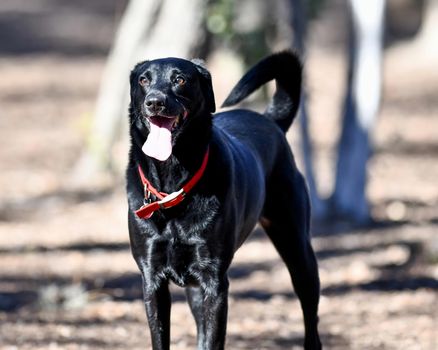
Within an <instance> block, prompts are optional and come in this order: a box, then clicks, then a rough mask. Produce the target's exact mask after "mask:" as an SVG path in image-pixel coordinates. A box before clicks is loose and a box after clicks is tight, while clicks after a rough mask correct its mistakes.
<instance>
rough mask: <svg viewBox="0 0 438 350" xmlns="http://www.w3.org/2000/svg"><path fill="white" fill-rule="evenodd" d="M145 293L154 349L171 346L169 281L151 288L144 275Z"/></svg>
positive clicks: (158, 349) (164, 349)
mask: <svg viewBox="0 0 438 350" xmlns="http://www.w3.org/2000/svg"><path fill="white" fill-rule="evenodd" d="M143 295H144V303H145V307H146V314H147V318H148V322H149V329H150V332H151V340H152V349H153V350H169V347H170V305H171V299H170V293H169V286H168V283H167V281H166V282H163V283H162V284H161V285H160V287H159V288H156V289H153V290H151V289H150V288H148V283H147V281H146V280H145V278H144V277H143Z"/></svg>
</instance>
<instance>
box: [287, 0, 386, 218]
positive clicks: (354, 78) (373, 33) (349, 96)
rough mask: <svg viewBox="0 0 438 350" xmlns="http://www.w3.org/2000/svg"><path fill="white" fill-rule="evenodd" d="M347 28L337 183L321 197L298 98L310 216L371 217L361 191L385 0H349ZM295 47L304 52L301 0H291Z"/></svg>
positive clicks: (375, 103) (376, 98)
mask: <svg viewBox="0 0 438 350" xmlns="http://www.w3.org/2000/svg"><path fill="white" fill-rule="evenodd" d="M349 4H350V7H349V8H350V18H351V20H350V28H349V29H350V30H349V33H350V34H351V36H350V40H349V50H348V52H349V69H348V83H347V91H346V97H345V105H344V116H343V119H342V127H341V129H342V131H341V137H340V141H339V145H338V160H337V166H336V175H335V188H334V191H333V194H332V196H331V197H330V198H329V199H328V200H326V201H324V200H322V199H321V197H320V196H319V195H318V191H317V187H316V179H315V175H314V169H313V150H312V143H311V139H310V135H309V130H308V114H307V109H306V95H305V92H303V96H302V100H301V108H300V114H301V116H300V117H301V118H300V120H301V131H302V144H303V153H304V166H305V171H306V177H307V181H308V185H309V191H310V195H311V199H312V204H313V209H314V217H316V219H325V218H333V217H342V218H346V219H349V220H352V221H354V222H358V223H366V222H369V220H370V218H371V216H370V208H369V204H368V201H367V197H366V194H365V191H366V179H367V163H368V159H369V157H370V154H371V145H370V140H369V132H370V130H372V127H373V126H374V123H375V121H376V117H377V114H378V110H379V105H380V95H381V61H382V46H383V25H384V8H385V1H382V0H369V1H360V0H349ZM290 5H291V10H292V11H291V13H292V17H291V25H292V27H293V29H294V46H295V47H296V48H297V49H298V50H299V52H300V53H301V55H302V56H304V51H305V38H306V31H307V28H306V27H307V20H306V19H307V15H306V14H307V8H306V7H305V2H304V0H290Z"/></svg>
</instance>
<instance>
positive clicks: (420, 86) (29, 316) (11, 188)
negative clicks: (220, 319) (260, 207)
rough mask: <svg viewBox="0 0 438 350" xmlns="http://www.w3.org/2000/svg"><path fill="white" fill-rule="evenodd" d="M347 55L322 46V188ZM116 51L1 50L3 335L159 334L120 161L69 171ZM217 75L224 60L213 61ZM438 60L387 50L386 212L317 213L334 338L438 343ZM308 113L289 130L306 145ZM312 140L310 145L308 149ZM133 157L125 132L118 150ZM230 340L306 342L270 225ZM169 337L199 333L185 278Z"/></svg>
mask: <svg viewBox="0 0 438 350" xmlns="http://www.w3.org/2000/svg"><path fill="white" fill-rule="evenodd" d="M342 62H343V59H342V58H341V57H340V56H339V53H336V52H333V51H331V50H328V49H324V48H322V49H321V48H320V49H318V48H315V47H311V48H310V53H309V58H308V62H307V63H306V66H307V68H308V73H307V74H308V79H309V82H308V85H309V91H310V93H311V102H310V103H311V106H310V110H311V115H312V125H311V128H312V134H313V137H314V140H315V145H316V149H317V155H318V161H317V164H316V167H317V173H318V179H319V180H320V182H321V191H322V192H324V193H327V191H329V189H330V185H329V184H330V182H331V180H332V171H331V165H330V163H331V162H333V158H334V152H333V145H334V143H335V141H336V139H337V137H338V128H337V121H338V115H339V104H340V96H341V89H342V82H343V78H342V76H343V75H342V74H343V70H342V69H343V68H342V67H343V65H342ZM103 64H104V58H103V57H100V56H94V57H80V56H74V57H69V56H66V55H53V54H34V55H31V56H29V55H25V56H17V57H14V58H13V59H11V58H10V57H9V58H0V76H1V77H2V79H0V104H1V110H0V113H1V117H0V194H1V200H0V324H1V327H0V349H2V350H14V349H20V350H21V349H23V350H26V349H34V350H35V349H41V350H42V349H45V350H46V349H51V350H52V349H53V350H54V349H71V350H74V349H128V348H129V349H133V350H134V349H147V348H150V339H149V332H148V329H147V326H146V317H145V314H144V310H143V305H142V302H141V286H140V277H139V274H138V272H137V268H136V266H135V264H134V262H133V260H132V258H131V255H130V250H129V244H128V235H127V224H126V211H127V206H126V200H125V197H124V184H123V179H122V177H121V178H120V180H119V181H117V182H116V183H114V184H113V185H112V186H111V187H110V188H108V187H105V186H101V187H98V189H97V190H95V191H89V190H88V189H84V190H77V189H74V188H72V187H71V186H69V179H70V172H71V169H72V167H73V165H74V164H75V161H76V160H77V158H78V157H79V154H80V150H81V147H82V146H83V143H84V139H85V130H86V129H87V126H88V125H89V119H90V115H91V113H92V110H93V104H94V99H95V97H96V91H97V88H98V84H99V79H100V77H101V74H102V69H103ZM213 79H215V76H213ZM437 91H438V71H437V70H436V61H435V60H433V59H430V58H429V57H428V55H427V53H425V52H418V51H416V52H412V51H409V50H408V49H407V48H406V47H396V48H393V49H391V50H389V51H388V52H387V54H386V56H385V83H384V101H383V107H382V112H381V116H380V119H379V123H378V125H377V127H376V129H375V131H374V133H373V135H374V136H373V137H374V140H375V154H374V157H373V159H372V161H371V163H370V169H369V180H370V182H369V188H368V193H369V197H370V199H371V203H372V205H373V214H374V216H375V218H376V221H377V224H376V225H375V226H373V227H370V228H367V229H353V228H351V227H349V226H348V225H342V224H337V225H333V224H330V225H329V224H327V225H316V226H315V228H314V239H313V244H314V247H315V249H316V252H317V255H318V259H319V265H320V276H321V283H322V298H321V303H320V319H321V321H320V332H321V335H322V341H323V344H324V345H325V348H327V349H345V350H347V349H398V350H400V349H412V350H417V349H424V350H434V349H437V348H438V339H437V334H438V307H437V305H438V293H437V292H438V240H437V238H436V232H437V229H438V185H437V179H438V138H437V136H438V133H437V131H438V118H436V113H437V111H438V99H437V95H436V92H437ZM298 130H299V128H298V127H297V126H296V125H295V126H294V128H293V130H292V132H291V134H290V135H289V136H290V140H291V143H292V145H293V147H294V149H295V150H297V151H298V150H299V142H298V139H299V135H298ZM298 153H299V152H298ZM114 155H115V157H116V159H118V162H119V163H120V164H123V163H124V162H125V160H126V145H125V144H124V143H123V142H121V143H120V145H118V146H117V147H116V149H115V151H114ZM230 280H231V292H230V310H229V323H228V336H227V347H228V349H291V348H292V349H299V348H300V347H301V344H302V341H303V326H302V316H301V311H300V307H299V304H298V301H297V298H296V296H295V294H294V293H293V291H292V288H291V285H290V280H289V277H288V274H287V271H286V269H285V267H284V266H283V264H282V263H281V261H280V259H279V257H278V256H277V254H276V252H275V250H274V249H273V248H272V246H271V245H270V243H269V241H268V240H267V239H266V237H265V236H264V234H263V232H261V231H260V230H258V231H257V232H256V233H255V234H254V235H253V236H252V238H251V239H250V240H249V242H247V243H246V244H245V245H244V246H243V247H242V248H241V250H240V251H239V252H238V253H237V256H236V258H235V262H234V264H233V267H232V269H231V271H230ZM173 298H174V302H173V309H172V348H173V349H181V350H182V349H193V348H195V340H196V339H195V336H196V333H195V325H194V322H193V320H192V317H191V315H190V313H189V310H188V307H187V306H186V303H185V299H184V293H183V291H182V290H181V289H179V288H177V287H175V288H173Z"/></svg>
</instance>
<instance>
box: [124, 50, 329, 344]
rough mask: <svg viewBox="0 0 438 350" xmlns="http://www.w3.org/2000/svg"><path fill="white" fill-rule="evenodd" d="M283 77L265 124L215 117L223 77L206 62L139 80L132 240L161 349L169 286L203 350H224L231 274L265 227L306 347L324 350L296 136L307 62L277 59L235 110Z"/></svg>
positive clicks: (245, 87)
mask: <svg viewBox="0 0 438 350" xmlns="http://www.w3.org/2000/svg"><path fill="white" fill-rule="evenodd" d="M272 79H275V80H276V83H277V90H276V93H275V95H274V98H273V100H272V102H271V104H270V105H269V107H268V109H267V110H266V112H265V113H264V115H260V114H258V113H255V112H252V111H248V110H243V109H239V110H232V111H229V112H224V113H218V114H215V115H214V116H213V115H212V113H213V112H214V111H215V102H214V95H213V90H212V86H211V77H210V74H209V72H208V71H207V70H206V69H205V68H204V66H203V65H202V63H201V62H200V61H197V60H194V61H186V60H183V59H178V58H165V59H158V60H154V61H145V62H142V63H139V64H138V65H137V66H136V67H135V68H134V70H133V71H132V73H131V77H130V83H131V103H130V123H131V127H130V134H131V142H132V144H131V151H130V158H129V166H128V169H127V193H128V201H129V232H130V239H131V247H132V253H133V256H134V258H135V261H136V262H137V264H138V267H139V268H140V271H141V274H142V278H143V288H144V302H145V306H146V313H147V317H148V321H149V327H150V330H151V335H152V344H153V349H154V350H158V349H169V343H170V340H169V338H170V330H169V328H170V327H169V324H170V306H171V300H170V294H169V289H168V284H169V281H173V282H174V283H176V284H177V285H179V286H182V287H186V293H187V297H188V300H189V304H190V307H191V310H192V313H193V315H194V317H195V320H196V325H197V329H198V349H223V348H224V343H225V331H226V320H227V295H228V278H227V270H228V268H229V266H230V263H231V260H232V258H233V255H234V253H235V251H236V250H237V249H238V248H239V247H240V245H241V244H242V243H243V242H244V240H245V239H246V238H247V236H248V235H249V234H250V233H251V231H252V229H253V228H254V226H255V225H256V223H257V222H260V223H261V225H262V226H263V228H264V229H265V230H266V232H267V234H268V235H269V237H270V238H271V240H272V242H273V243H274V245H275V247H276V248H277V250H278V252H279V253H280V255H281V257H282V258H283V260H284V262H285V263H286V265H287V267H288V269H289V271H290V274H291V277H292V282H293V285H294V288H295V291H296V293H297V295H298V297H299V299H300V302H301V306H302V309H303V314H304V323H305V331H306V334H305V342H304V345H305V348H306V349H320V348H321V343H320V340H319V336H318V330H317V322H318V316H317V309H318V300H319V278H318V269H317V263H316V259H315V256H314V253H313V250H312V247H311V245H310V236H309V215H310V206H309V198H308V195H307V191H306V184H305V181H304V179H303V177H302V175H301V174H300V173H299V171H298V170H297V167H296V165H295V162H294V158H293V155H292V152H291V150H290V148H289V146H288V143H287V141H286V138H285V132H286V130H287V129H288V128H289V126H290V125H291V124H292V121H293V119H294V116H295V113H296V110H297V108H298V105H299V98H300V91H301V65H300V62H299V61H298V59H297V58H296V57H295V56H294V55H293V54H291V53H287V52H283V53H280V54H276V55H272V56H269V57H268V58H266V59H264V60H262V61H261V62H259V63H258V64H257V65H256V66H255V67H253V68H252V69H251V70H250V71H249V72H248V73H247V74H246V75H245V76H244V77H243V78H242V79H241V80H240V82H239V83H238V84H237V85H236V87H235V88H234V89H233V91H232V92H231V94H230V96H229V97H228V98H227V100H226V101H225V103H224V105H225V106H230V105H233V104H235V103H237V102H239V101H241V100H242V99H244V98H245V97H246V96H248V95H249V94H250V93H251V92H253V91H254V90H255V89H257V88H258V87H260V86H261V85H263V84H265V83H266V82H268V81H269V80H272ZM167 193H170V195H167Z"/></svg>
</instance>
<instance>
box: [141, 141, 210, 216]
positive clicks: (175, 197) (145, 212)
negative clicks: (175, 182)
mask: <svg viewBox="0 0 438 350" xmlns="http://www.w3.org/2000/svg"><path fill="white" fill-rule="evenodd" d="M208 155H209V148H207V151H206V152H205V155H204V159H203V161H202V164H201V167H200V168H199V169H198V171H197V172H196V174H195V175H194V176H193V177H192V178H191V180H190V181H189V182H187V183H186V184H185V186H183V188H181V189H180V190H179V191H176V192H173V193H171V194H167V193H164V192H158V190H157V189H156V188H155V187H153V186H152V184H151V183H150V182H149V180H148V179H147V178H146V176H145V175H144V172H143V170H142V168H141V167H140V165H139V166H138V173H139V175H140V179H141V182H142V183H143V186H144V202H145V204H144V205H143V206H142V207H141V208H140V209H138V210H136V211H135V214H136V215H137V216H138V217H139V218H140V219H149V218H150V217H151V216H152V214H153V213H154V212H156V211H157V210H159V209H168V208H171V207H174V206H176V205H178V204H179V203H181V202H182V201H183V200H184V198H185V196H186V194H188V193H189V192H190V190H191V189H192V188H193V187H194V186H195V185H196V184H197V182H198V181H199V180H200V179H201V177H202V175H204V171H205V168H206V167H207V163H208ZM151 193H152V194H153V195H154V196H155V197H157V198H158V199H159V200H157V201H155V202H151V199H150V197H151Z"/></svg>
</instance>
